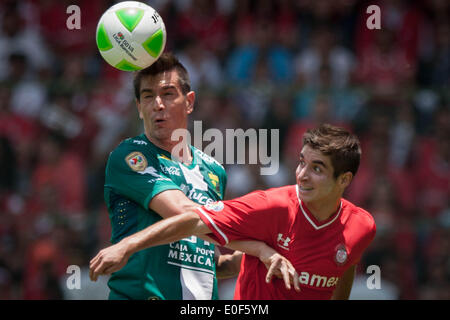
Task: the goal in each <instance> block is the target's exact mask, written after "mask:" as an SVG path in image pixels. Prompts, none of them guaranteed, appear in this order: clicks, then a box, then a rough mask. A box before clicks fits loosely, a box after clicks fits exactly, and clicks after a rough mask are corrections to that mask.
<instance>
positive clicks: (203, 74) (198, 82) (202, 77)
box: [178, 39, 223, 90]
mask: <svg viewBox="0 0 450 320" xmlns="http://www.w3.org/2000/svg"><path fill="white" fill-rule="evenodd" d="M178 58H179V59H180V61H181V62H182V63H183V65H184V66H185V67H186V69H187V71H188V72H189V79H190V80H191V88H192V90H198V89H200V88H203V87H209V88H211V89H213V90H217V89H219V88H220V87H222V86H223V83H222V81H223V74H222V67H221V65H220V62H219V60H218V59H217V57H216V56H215V55H213V54H211V53H210V52H209V51H207V50H205V49H204V47H203V46H202V43H201V42H196V41H193V40H192V39H191V40H189V41H188V42H187V44H186V47H185V48H184V49H183V50H182V51H181V53H180V54H178Z"/></svg>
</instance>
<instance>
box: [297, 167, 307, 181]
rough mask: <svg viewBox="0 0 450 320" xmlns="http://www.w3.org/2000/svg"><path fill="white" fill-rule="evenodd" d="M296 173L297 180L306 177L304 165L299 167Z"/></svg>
mask: <svg viewBox="0 0 450 320" xmlns="http://www.w3.org/2000/svg"><path fill="white" fill-rule="evenodd" d="M297 173H298V174H297V179H298V180H304V179H307V178H308V174H307V173H308V170H306V166H304V167H303V168H299V169H298V171H297Z"/></svg>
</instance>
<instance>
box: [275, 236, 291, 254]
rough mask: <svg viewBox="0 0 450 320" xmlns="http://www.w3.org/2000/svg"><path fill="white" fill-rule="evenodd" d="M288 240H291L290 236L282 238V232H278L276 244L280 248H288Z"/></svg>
mask: <svg viewBox="0 0 450 320" xmlns="http://www.w3.org/2000/svg"><path fill="white" fill-rule="evenodd" d="M290 241H291V238H289V237H286V238H284V239H283V234H282V233H279V234H278V239H277V244H278V246H279V247H280V248H283V249H286V250H289V248H288V246H289V242H290Z"/></svg>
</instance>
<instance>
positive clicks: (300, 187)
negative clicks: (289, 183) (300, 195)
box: [299, 186, 314, 192]
mask: <svg viewBox="0 0 450 320" xmlns="http://www.w3.org/2000/svg"><path fill="white" fill-rule="evenodd" d="M299 189H300V191H303V192H305V191H311V190H313V189H314V188H312V187H305V186H299Z"/></svg>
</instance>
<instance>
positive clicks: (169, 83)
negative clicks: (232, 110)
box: [104, 53, 289, 299]
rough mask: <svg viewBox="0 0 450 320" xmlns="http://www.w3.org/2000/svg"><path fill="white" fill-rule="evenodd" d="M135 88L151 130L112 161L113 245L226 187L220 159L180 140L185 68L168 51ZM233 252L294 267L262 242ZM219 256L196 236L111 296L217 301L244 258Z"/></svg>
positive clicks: (135, 260) (154, 253)
mask: <svg viewBox="0 0 450 320" xmlns="http://www.w3.org/2000/svg"><path fill="white" fill-rule="evenodd" d="M134 87H135V96H136V105H137V109H138V112H139V117H140V118H141V119H142V120H143V123H144V129H145V133H143V134H141V135H139V136H137V137H134V138H129V139H126V140H124V141H123V142H122V143H121V144H120V145H119V146H118V147H117V148H116V149H115V150H114V151H113V152H111V154H110V156H109V159H108V163H107V166H106V177H105V189H104V196H105V201H106V204H107V207H108V212H109V217H110V220H111V225H112V237H111V242H112V243H117V242H119V241H120V240H121V239H123V238H124V237H127V236H129V235H131V234H134V233H136V232H138V231H140V230H142V229H145V228H146V227H148V226H149V225H152V224H154V223H155V222H157V221H159V220H161V219H162V218H167V217H170V216H174V215H177V214H181V213H183V212H186V211H189V210H190V209H192V208H194V207H196V206H199V205H204V204H207V203H212V202H214V201H217V200H220V199H223V196H224V192H225V187H226V179H227V177H226V173H225V170H224V168H223V167H222V166H221V165H220V164H219V163H218V162H217V161H215V160H214V159H213V158H211V157H209V156H208V155H206V154H204V153H203V152H202V151H200V150H198V149H196V148H194V147H193V146H191V145H189V144H187V143H184V141H186V140H185V139H183V137H182V136H180V137H179V140H177V139H172V133H173V132H174V130H176V129H180V128H181V129H186V128H187V123H188V115H189V114H190V113H191V112H192V111H193V107H194V101H195V92H194V91H191V90H190V84H189V77H188V74H187V71H186V69H185V68H184V67H183V65H182V64H181V63H180V62H179V61H178V60H177V59H176V58H175V57H174V56H173V55H172V54H167V53H166V54H163V55H162V56H161V57H160V58H159V59H158V60H157V61H156V62H155V63H154V64H153V65H152V66H150V67H149V68H146V69H144V70H141V71H139V72H138V73H137V74H136V75H135V79H134ZM180 146H181V148H179V147H180ZM175 147H177V148H178V153H177V155H176V156H175V157H172V151H174V148H175ZM230 247H231V248H235V249H240V250H241V251H245V252H246V253H249V254H253V255H256V256H259V257H260V259H261V260H262V261H263V262H265V263H266V265H267V266H268V267H269V266H270V265H273V264H274V263H277V264H280V263H282V264H284V265H286V264H288V263H289V262H288V261H284V259H283V258H282V257H280V256H279V255H278V254H277V253H276V252H275V251H274V250H273V249H271V248H269V247H267V246H266V245H265V244H263V243H259V242H256V241H246V242H235V243H233V244H231V245H230ZM214 252H215V248H214V245H213V244H212V243H211V242H209V241H207V240H206V241H205V240H203V239H200V238H197V237H195V236H192V237H190V238H186V239H183V240H180V241H177V242H173V243H170V244H169V245H163V246H158V247H154V248H149V249H146V250H143V251H140V252H137V253H135V254H133V255H132V256H131V257H130V258H129V260H128V262H127V264H126V265H125V266H124V267H123V268H122V269H121V270H120V271H118V272H115V273H113V274H112V275H111V278H110V280H109V282H108V286H109V288H110V295H109V298H110V299H217V298H218V296H217V279H216V277H215V275H216V272H217V274H226V275H228V276H230V275H233V274H237V273H236V271H237V270H238V268H236V266H237V265H239V263H240V255H239V254H234V255H228V256H226V257H224V256H221V258H220V259H219V260H218V261H219V263H217V267H216V260H215V254H214ZM280 265H281V264H280ZM236 269H237V270H236ZM230 270H231V271H230ZM104 274H108V270H105V272H104Z"/></svg>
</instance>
